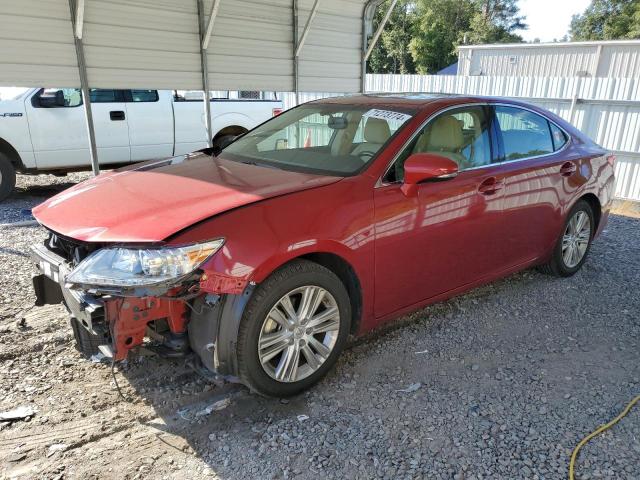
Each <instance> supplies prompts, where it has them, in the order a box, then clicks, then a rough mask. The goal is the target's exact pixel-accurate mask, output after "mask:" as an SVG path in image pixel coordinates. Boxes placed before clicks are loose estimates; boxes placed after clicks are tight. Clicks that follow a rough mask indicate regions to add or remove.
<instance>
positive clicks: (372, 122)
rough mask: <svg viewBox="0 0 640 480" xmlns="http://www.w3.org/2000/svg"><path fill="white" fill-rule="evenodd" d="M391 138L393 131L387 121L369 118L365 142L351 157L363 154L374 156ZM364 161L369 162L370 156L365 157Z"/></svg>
mask: <svg viewBox="0 0 640 480" xmlns="http://www.w3.org/2000/svg"><path fill="white" fill-rule="evenodd" d="M390 137H391V129H390V128H389V124H388V123H387V121H386V120H383V119H381V118H373V117H370V118H367V121H366V123H365V124H364V142H362V143H361V144H359V145H358V146H357V147H356V148H354V149H353V151H352V152H351V155H356V156H359V155H361V154H363V153H370V154H371V155H373V154H374V153H377V152H378V150H380V147H382V145H383V144H384V143H385V142H386V141H387V140H389V138H390ZM363 157H364V158H363V160H364V161H365V162H366V161H369V159H370V156H367V155H363Z"/></svg>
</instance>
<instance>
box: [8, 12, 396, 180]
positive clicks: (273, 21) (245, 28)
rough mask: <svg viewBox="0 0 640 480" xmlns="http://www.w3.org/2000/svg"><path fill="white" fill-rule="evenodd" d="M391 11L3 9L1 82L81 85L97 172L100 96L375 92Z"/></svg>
mask: <svg viewBox="0 0 640 480" xmlns="http://www.w3.org/2000/svg"><path fill="white" fill-rule="evenodd" d="M396 1H397V0H394V1H392V2H391V4H390V7H389V10H388V12H387V13H388V14H390V12H391V9H392V8H393V6H394V5H395V4H396ZM382 2H383V0H266V1H258V0H176V1H173V0H130V1H125V0H21V1H20V2H15V1H12V0H0V25H2V29H0V84H5V85H15V86H56V87H57V86H59V87H78V86H80V87H81V88H82V90H83V98H84V99H85V102H84V107H85V112H86V114H87V127H88V131H89V141H90V144H91V149H90V151H91V157H92V158H91V160H92V165H93V170H94V172H95V173H97V172H98V161H97V153H96V147H95V135H94V132H93V122H92V118H91V106H90V102H89V95H88V89H89V87H91V88H152V89H185V90H203V91H207V92H208V91H210V90H273V91H295V92H296V93H297V92H300V91H339V92H360V91H364V78H365V73H366V59H367V58H368V56H369V54H370V52H371V47H372V46H373V44H374V43H375V41H376V40H377V38H378V37H379V33H380V31H381V30H382V27H383V26H384V23H386V20H387V19H388V16H389V15H388V14H387V16H386V17H385V19H384V21H383V22H382V24H381V25H380V26H379V29H378V31H376V32H375V34H374V33H373V31H372V20H373V15H374V13H375V9H376V8H377V7H378V6H379V5H380V4H381V3H382ZM204 106H205V111H206V115H205V122H206V128H207V132H208V138H209V142H211V138H212V135H211V124H210V123H211V122H210V120H209V119H210V115H209V109H210V102H204Z"/></svg>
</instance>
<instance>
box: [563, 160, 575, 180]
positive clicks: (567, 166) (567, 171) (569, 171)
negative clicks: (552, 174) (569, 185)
mask: <svg viewBox="0 0 640 480" xmlns="http://www.w3.org/2000/svg"><path fill="white" fill-rule="evenodd" d="M577 170H578V167H576V164H575V163H573V162H566V163H563V164H562V166H561V167H560V175H562V176H563V177H569V176H571V175H573V174H574V173H575V172H576V171H577Z"/></svg>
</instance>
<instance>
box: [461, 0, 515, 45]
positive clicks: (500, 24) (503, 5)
mask: <svg viewBox="0 0 640 480" xmlns="http://www.w3.org/2000/svg"><path fill="white" fill-rule="evenodd" d="M475 3H476V9H477V10H479V11H477V12H476V13H475V14H474V15H473V18H472V19H471V25H470V29H469V31H468V32H466V33H467V35H466V39H467V43H469V44H472V45H477V44H482V43H516V42H522V37H521V36H520V35H517V34H516V33H514V32H515V31H516V30H524V29H526V28H527V25H526V24H525V23H524V17H522V16H520V15H518V13H519V9H518V5H517V0H481V1H476V2H475Z"/></svg>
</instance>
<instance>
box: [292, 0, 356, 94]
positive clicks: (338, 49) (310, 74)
mask: <svg viewBox="0 0 640 480" xmlns="http://www.w3.org/2000/svg"><path fill="white" fill-rule="evenodd" d="M312 5H313V0H301V1H300V6H299V9H300V22H299V23H298V27H299V33H300V35H302V30H303V29H304V25H305V23H306V19H307V17H308V16H309V13H310V12H311V7H312ZM320 5H321V7H320V9H319V10H318V14H317V16H316V18H315V19H314V22H313V27H312V29H311V31H310V32H309V36H308V37H307V41H306V43H305V45H304V47H303V49H302V51H301V53H300V67H299V74H300V90H301V91H303V92H314V91H324V92H326V91H329V92H331V91H334V90H339V91H344V92H359V91H360V86H361V85H360V84H361V81H360V75H361V73H360V72H361V59H362V14H363V5H364V4H363V2H361V1H353V0H343V1H340V2H333V3H325V2H322V3H321V4H320Z"/></svg>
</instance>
